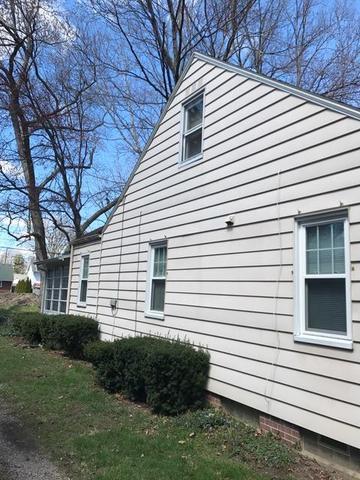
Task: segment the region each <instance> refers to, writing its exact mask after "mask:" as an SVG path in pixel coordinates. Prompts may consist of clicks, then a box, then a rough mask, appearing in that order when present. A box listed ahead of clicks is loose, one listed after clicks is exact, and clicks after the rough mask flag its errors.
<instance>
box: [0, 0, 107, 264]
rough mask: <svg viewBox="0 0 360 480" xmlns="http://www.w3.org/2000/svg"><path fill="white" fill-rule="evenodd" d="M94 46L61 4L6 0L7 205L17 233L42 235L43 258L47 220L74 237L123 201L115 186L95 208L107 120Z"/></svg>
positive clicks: (1, 33)
mask: <svg viewBox="0 0 360 480" xmlns="http://www.w3.org/2000/svg"><path fill="white" fill-rule="evenodd" d="M91 49H92V46H91V42H90V41H89V39H88V38H86V35H81V32H80V31H79V30H78V28H77V27H74V26H73V24H71V23H70V22H69V21H67V20H66V18H65V17H64V15H63V12H57V11H56V10H55V4H54V3H50V2H46V1H45V0H33V1H31V2H23V1H21V0H1V3H0V115H1V117H2V118H3V119H4V124H3V125H5V128H4V137H3V140H2V142H1V145H0V172H1V193H2V208H1V209H2V211H3V212H6V214H7V217H8V220H9V221H8V224H7V226H6V228H7V231H8V233H9V234H11V235H13V236H15V237H16V238H17V239H25V238H34V241H35V252H36V258H37V259H38V260H43V259H46V258H47V245H46V232H45V226H44V221H45V219H47V220H51V221H52V222H53V224H54V226H55V227H56V228H58V229H60V230H61V231H62V233H63V234H64V235H65V236H66V237H67V238H68V239H69V237H70V236H71V235H73V236H75V237H77V236H80V235H81V234H82V233H83V232H84V230H85V229H86V228H87V227H88V226H89V225H90V224H91V223H92V222H94V221H96V220H97V219H99V218H100V217H101V216H102V215H103V214H104V213H105V212H107V211H108V210H109V209H111V208H112V206H113V205H114V203H115V199H114V185H112V188H109V189H108V190H109V192H108V193H109V196H110V197H112V198H108V197H107V198H108V200H109V201H108V202H107V204H106V205H105V204H104V205H103V206H102V207H101V208H97V209H96V211H95V212H94V205H95V203H94V202H93V203H92V202H91V199H92V197H93V196H94V192H93V191H92V189H91V188H90V187H88V188H86V186H85V183H86V173H87V171H88V170H91V169H92V167H93V165H94V157H95V152H96V148H97V145H98V141H97V136H96V131H97V129H98V128H99V127H100V126H101V125H102V114H101V112H100V110H99V107H98V105H97V104H96V88H95V87H96V84H97V75H98V71H97V66H96V64H95V63H94V61H93V60H92V51H91ZM91 184H92V185H94V181H92V183H91ZM111 192H112V195H111ZM85 211H86V215H87V218H85V219H84V218H83V216H84V212H85ZM64 216H65V217H67V222H66V224H65V225H62V224H60V223H59V222H58V220H57V219H58V218H60V217H61V218H63V217H64ZM19 219H22V220H23V222H25V223H26V224H27V226H28V228H27V229H26V230H25V231H23V232H22V234H21V235H20V236H18V235H16V234H14V233H13V231H12V225H13V222H18V221H19Z"/></svg>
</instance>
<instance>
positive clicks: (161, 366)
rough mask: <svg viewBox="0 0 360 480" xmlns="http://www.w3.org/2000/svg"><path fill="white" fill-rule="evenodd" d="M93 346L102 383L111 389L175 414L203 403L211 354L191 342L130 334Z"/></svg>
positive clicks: (158, 410) (91, 355)
mask: <svg viewBox="0 0 360 480" xmlns="http://www.w3.org/2000/svg"><path fill="white" fill-rule="evenodd" d="M104 343H105V342H100V343H97V344H94V345H89V346H88V348H87V349H86V351H85V354H86V357H87V359H89V360H91V361H92V362H93V363H94V366H95V368H96V370H97V378H98V381H99V383H100V384H101V385H102V386H103V387H104V388H106V389H107V390H109V391H111V392H119V391H120V392H122V393H124V394H125V395H126V396H127V397H128V398H130V399H132V400H139V401H146V402H147V403H148V404H149V405H150V406H151V408H152V409H153V411H154V412H156V413H163V414H167V415H175V414H177V413H180V412H183V411H185V410H187V409H189V408H197V407H199V406H201V405H202V404H203V401H204V394H205V386H206V381H207V375H208V369H209V356H208V355H207V354H206V353H205V352H203V351H199V350H195V349H194V348H193V347H191V346H190V345H184V344H181V343H180V342H174V341H169V340H165V339H160V338H152V337H132V338H131V337H130V338H124V339H121V340H117V341H116V342H114V343H112V344H106V345H103V344H104Z"/></svg>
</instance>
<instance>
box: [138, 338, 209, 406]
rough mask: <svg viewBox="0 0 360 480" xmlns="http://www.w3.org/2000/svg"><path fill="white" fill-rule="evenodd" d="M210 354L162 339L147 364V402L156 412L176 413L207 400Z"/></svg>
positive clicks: (200, 404) (187, 345)
mask: <svg viewBox="0 0 360 480" xmlns="http://www.w3.org/2000/svg"><path fill="white" fill-rule="evenodd" d="M208 371H209V355H208V354H207V353H206V352H204V351H202V350H195V349H194V348H193V347H192V346H191V345H189V344H185V345H184V344H182V343H180V342H171V341H167V340H159V342H158V344H157V346H156V350H155V351H152V352H151V355H149V356H148V358H147V364H146V374H145V377H146V392H147V403H148V404H149V405H150V406H151V408H152V410H153V411H154V412H155V413H162V414H165V415H176V414H179V413H181V412H184V411H186V410H188V409H192V408H199V407H201V406H202V405H203V404H204V400H205V387H206V382H207V378H208Z"/></svg>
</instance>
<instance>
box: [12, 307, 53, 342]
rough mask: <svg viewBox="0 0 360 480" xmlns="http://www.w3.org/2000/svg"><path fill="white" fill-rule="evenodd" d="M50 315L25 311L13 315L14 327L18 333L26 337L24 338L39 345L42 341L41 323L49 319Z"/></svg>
mask: <svg viewBox="0 0 360 480" xmlns="http://www.w3.org/2000/svg"><path fill="white" fill-rule="evenodd" d="M47 318H48V315H44V314H42V313H38V312H24V313H19V314H16V315H14V316H13V320H12V321H13V327H14V331H15V333H16V334H17V335H20V336H21V337H24V339H25V340H26V341H27V342H29V343H30V344H31V345H38V344H39V343H41V333H40V325H41V323H42V322H43V321H44V319H47Z"/></svg>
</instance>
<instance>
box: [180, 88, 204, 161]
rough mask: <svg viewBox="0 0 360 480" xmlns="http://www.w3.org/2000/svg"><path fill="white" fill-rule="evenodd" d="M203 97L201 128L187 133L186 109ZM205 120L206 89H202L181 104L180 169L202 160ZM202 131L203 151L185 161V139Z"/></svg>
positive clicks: (202, 145)
mask: <svg viewBox="0 0 360 480" xmlns="http://www.w3.org/2000/svg"><path fill="white" fill-rule="evenodd" d="M200 96H202V100H203V109H202V119H201V126H200V127H198V128H196V127H194V128H193V129H191V130H189V131H185V125H186V107H187V106H188V105H189V104H190V103H191V102H193V101H194V100H196V98H197V97H200ZM204 120H205V89H204V88H201V89H199V90H197V91H196V92H194V93H192V94H191V95H190V96H189V97H188V98H186V100H184V101H183V102H182V104H181V115H180V144H179V160H178V167H179V168H181V167H186V166H187V165H189V164H192V163H194V162H197V161H199V160H202V158H203V154H204ZM200 129H201V151H200V153H199V154H198V155H194V156H193V157H190V158H189V159H187V160H185V159H184V153H185V137H186V136H187V135H189V134H190V133H193V132H194V131H197V130H200Z"/></svg>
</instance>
